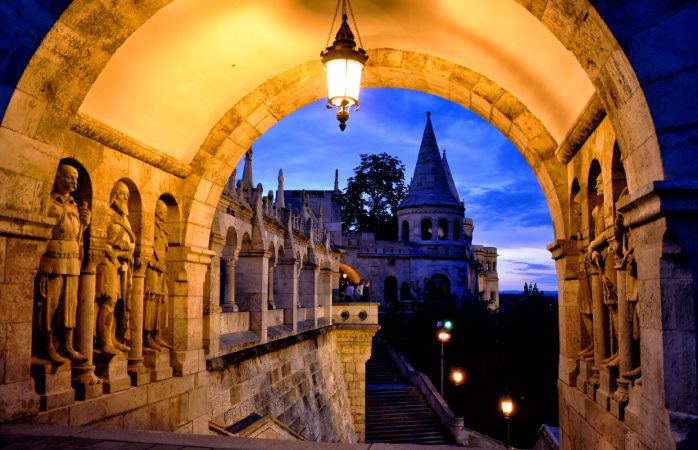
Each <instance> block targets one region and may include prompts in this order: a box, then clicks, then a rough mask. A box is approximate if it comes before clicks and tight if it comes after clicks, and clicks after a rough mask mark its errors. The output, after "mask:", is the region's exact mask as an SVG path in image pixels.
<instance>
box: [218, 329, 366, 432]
mask: <svg viewBox="0 0 698 450" xmlns="http://www.w3.org/2000/svg"><path fill="white" fill-rule="evenodd" d="M306 334H307V335H308V334H310V333H306ZM312 334H314V335H315V336H314V337H311V338H309V339H306V340H303V341H301V342H290V343H289V342H283V341H277V342H274V343H272V344H269V345H268V346H266V348H267V349H269V353H265V354H262V355H258V356H257V357H250V358H249V359H244V360H241V361H234V360H232V359H226V358H225V357H222V358H216V359H214V360H211V361H210V362H209V367H210V368H211V376H210V383H209V387H208V408H209V415H210V417H211V418H212V420H213V421H214V422H216V423H218V424H220V425H222V426H226V427H227V426H230V425H232V424H234V423H236V422H238V421H240V420H242V419H244V418H245V417H247V416H249V415H250V414H252V413H257V414H260V415H263V414H268V415H271V416H272V417H274V418H276V419H277V420H279V421H280V422H282V423H284V424H285V425H287V426H288V427H290V428H291V429H292V430H293V431H295V432H296V433H298V434H300V435H301V436H303V437H304V438H306V439H308V440H312V441H326V442H328V441H329V442H356V440H357V436H356V435H357V433H355V432H354V421H353V419H352V416H351V414H350V411H351V405H350V398H349V395H348V393H349V392H348V390H347V384H345V382H344V374H343V373H342V371H343V368H344V365H343V361H344V360H343V359H341V358H340V354H339V353H338V342H337V341H338V337H337V336H338V332H337V331H336V330H332V331H324V332H323V331H320V332H316V333H312ZM371 335H372V333H371ZM367 343H368V350H369V355H370V336H369V338H368V340H367ZM284 345H288V346H286V347H285V348H281V349H278V350H276V351H272V348H273V346H284ZM366 359H368V356H366ZM355 367H356V366H355ZM362 367H363V372H362V373H363V374H365V359H364V366H362Z"/></svg>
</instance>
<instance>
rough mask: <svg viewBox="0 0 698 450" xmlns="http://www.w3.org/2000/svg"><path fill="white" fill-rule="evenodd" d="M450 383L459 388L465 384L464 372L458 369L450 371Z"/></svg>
mask: <svg viewBox="0 0 698 450" xmlns="http://www.w3.org/2000/svg"><path fill="white" fill-rule="evenodd" d="M451 381H452V382H453V384H455V385H456V386H460V385H461V384H463V382H465V372H463V371H462V370H460V369H453V370H451Z"/></svg>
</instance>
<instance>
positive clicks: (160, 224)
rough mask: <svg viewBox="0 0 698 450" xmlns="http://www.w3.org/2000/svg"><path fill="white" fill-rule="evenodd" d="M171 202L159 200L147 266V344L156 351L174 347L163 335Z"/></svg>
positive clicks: (144, 325)
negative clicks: (153, 239)
mask: <svg viewBox="0 0 698 450" xmlns="http://www.w3.org/2000/svg"><path fill="white" fill-rule="evenodd" d="M166 217H167V205H166V204H165V202H163V201H162V200H158V202H157V205H156V206H155V244H154V245H153V259H152V260H150V261H148V265H147V267H146V269H145V305H144V311H143V346H144V347H146V348H150V349H152V350H155V351H161V350H163V349H165V348H170V349H171V348H173V347H172V346H171V345H170V344H168V343H167V342H166V341H165V340H164V339H163V338H162V336H161V335H160V332H161V331H162V330H164V329H165V328H166V327H167V298H168V291H167V280H168V276H167V261H166V257H167V245H168V242H167V231H165V228H164V225H165V218H166Z"/></svg>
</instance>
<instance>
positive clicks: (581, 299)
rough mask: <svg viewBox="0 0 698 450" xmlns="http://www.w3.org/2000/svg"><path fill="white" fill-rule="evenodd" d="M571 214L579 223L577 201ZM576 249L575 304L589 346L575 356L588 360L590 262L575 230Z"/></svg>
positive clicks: (591, 331)
mask: <svg viewBox="0 0 698 450" xmlns="http://www.w3.org/2000/svg"><path fill="white" fill-rule="evenodd" d="M570 209H571V213H572V215H573V216H576V218H577V223H580V221H581V215H582V211H581V205H580V204H579V202H577V201H574V200H573V201H572V203H571V204H570ZM576 238H577V248H578V249H579V250H580V255H579V274H578V275H579V290H578V291H577V304H578V305H579V314H580V316H581V319H582V326H583V327H584V330H585V331H586V333H587V336H589V345H587V346H586V347H585V348H583V349H582V350H581V351H580V352H579V353H578V355H577V356H579V357H580V358H590V357H592V356H594V325H593V323H594V318H593V315H592V309H591V279H590V278H589V269H590V261H589V259H588V256H587V249H586V248H585V247H584V246H583V243H582V232H581V230H577V235H576Z"/></svg>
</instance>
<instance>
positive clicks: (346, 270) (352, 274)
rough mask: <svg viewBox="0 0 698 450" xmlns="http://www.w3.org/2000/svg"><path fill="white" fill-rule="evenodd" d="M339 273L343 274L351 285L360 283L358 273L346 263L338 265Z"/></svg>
mask: <svg viewBox="0 0 698 450" xmlns="http://www.w3.org/2000/svg"><path fill="white" fill-rule="evenodd" d="M339 271H340V272H341V273H343V274H346V275H347V276H346V278H347V279H348V281H351V282H352V283H358V282H359V281H361V275H360V274H359V271H358V270H356V269H355V268H354V267H352V266H350V265H349V264H346V263H339Z"/></svg>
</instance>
